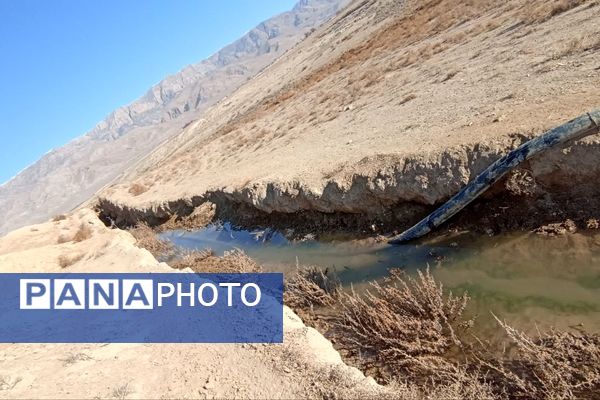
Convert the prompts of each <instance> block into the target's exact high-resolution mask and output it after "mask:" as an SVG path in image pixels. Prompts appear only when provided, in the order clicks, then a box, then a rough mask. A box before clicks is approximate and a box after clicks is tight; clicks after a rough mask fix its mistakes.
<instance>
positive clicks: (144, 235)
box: [129, 223, 174, 257]
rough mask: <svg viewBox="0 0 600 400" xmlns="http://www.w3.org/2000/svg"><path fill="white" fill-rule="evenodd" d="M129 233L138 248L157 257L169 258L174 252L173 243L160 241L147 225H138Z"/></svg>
mask: <svg viewBox="0 0 600 400" xmlns="http://www.w3.org/2000/svg"><path fill="white" fill-rule="evenodd" d="M129 233H131V234H132V235H133V237H134V238H135V240H136V245H137V246H138V247H141V248H144V249H146V250H148V251H149V252H150V253H152V255H153V256H155V257H164V256H168V255H170V254H172V253H173V251H174V249H173V244H172V243H171V242H169V241H166V240H161V239H159V238H158V236H157V234H156V232H154V231H153V230H152V228H150V227H149V226H148V225H147V224H145V223H140V224H138V225H136V226H135V228H132V229H130V230H129Z"/></svg>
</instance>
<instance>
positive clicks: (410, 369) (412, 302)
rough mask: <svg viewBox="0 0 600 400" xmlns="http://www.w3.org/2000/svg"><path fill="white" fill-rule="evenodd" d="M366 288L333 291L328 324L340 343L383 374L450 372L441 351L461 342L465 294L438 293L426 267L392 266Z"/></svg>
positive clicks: (453, 348) (412, 375) (418, 375)
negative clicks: (334, 308) (335, 309)
mask: <svg viewBox="0 0 600 400" xmlns="http://www.w3.org/2000/svg"><path fill="white" fill-rule="evenodd" d="M371 288H372V292H371V291H367V292H366V293H365V294H364V295H359V294H357V293H356V292H354V290H352V292H351V293H349V294H348V293H342V294H341V295H340V296H339V306H340V312H339V314H338V315H336V316H335V317H334V319H333V325H332V326H333V331H334V335H335V338H336V341H337V343H338V344H339V345H340V347H341V348H343V349H344V350H346V351H347V352H349V354H350V355H352V356H354V357H356V358H357V359H359V360H360V362H361V363H362V364H363V366H364V367H366V368H377V369H378V370H380V372H381V373H382V375H383V377H384V378H387V379H394V378H395V377H398V376H404V377H410V378H413V379H414V380H415V381H416V380H417V379H422V378H423V377H426V378H429V377H432V376H434V375H439V374H440V373H441V372H443V371H445V372H447V373H452V372H454V371H455V367H454V366H453V365H452V363H451V362H449V361H448V360H447V358H446V356H447V355H448V354H449V353H450V352H452V351H456V349H457V348H460V347H461V346H462V344H461V341H460V340H459V339H458V337H457V335H456V330H457V329H459V328H460V327H461V326H459V325H460V324H459V319H460V317H461V316H462V314H463V311H464V309H465V307H466V305H467V301H468V297H467V296H466V295H463V296H460V297H456V296H453V295H452V294H451V293H450V294H448V295H444V292H443V288H442V285H441V284H437V283H436V282H435V280H434V279H433V276H432V275H431V274H430V273H429V270H427V271H426V272H425V273H421V272H419V275H418V278H416V279H413V278H411V277H405V276H404V274H403V273H402V272H401V271H399V270H392V271H391V272H390V277H389V278H388V279H387V280H386V281H385V282H384V283H383V284H379V283H371Z"/></svg>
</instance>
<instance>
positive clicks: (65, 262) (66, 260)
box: [58, 254, 83, 268]
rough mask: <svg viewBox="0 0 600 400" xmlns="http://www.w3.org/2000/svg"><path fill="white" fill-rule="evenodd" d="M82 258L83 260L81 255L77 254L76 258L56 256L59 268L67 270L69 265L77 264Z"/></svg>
mask: <svg viewBox="0 0 600 400" xmlns="http://www.w3.org/2000/svg"><path fill="white" fill-rule="evenodd" d="M82 258H83V254H79V255H76V256H66V255H60V256H58V265H59V266H60V267H61V268H67V267H70V266H71V265H73V264H75V263H77V262H78V261H80V260H81V259H82Z"/></svg>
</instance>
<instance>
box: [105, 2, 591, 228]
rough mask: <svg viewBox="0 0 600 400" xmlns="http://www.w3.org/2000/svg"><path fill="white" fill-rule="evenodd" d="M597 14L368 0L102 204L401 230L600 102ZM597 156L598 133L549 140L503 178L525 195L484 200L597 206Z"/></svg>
mask: <svg viewBox="0 0 600 400" xmlns="http://www.w3.org/2000/svg"><path fill="white" fill-rule="evenodd" d="M599 12H600V3H599V2H598V1H585V0H577V1H550V2H548V1H542V0H536V1H533V2H531V1H524V0H510V1H506V2H497V1H493V0H478V1H472V2H462V1H459V0H435V1H426V0H410V1H405V2H400V1H397V0H364V1H354V2H353V3H352V4H351V5H349V6H348V7H347V8H346V9H345V10H344V12H342V13H340V14H338V15H337V16H336V17H335V18H334V19H332V20H331V21H330V22H328V23H327V24H325V25H323V26H322V27H321V28H319V29H318V30H317V31H316V32H314V33H313V34H312V35H310V36H309V37H308V38H307V39H306V40H304V41H303V42H302V43H300V44H299V45H298V46H296V47H295V48H294V49H293V51H290V52H288V53H286V54H285V55H284V56H282V57H281V58H279V59H278V60H277V61H276V62H274V63H273V64H272V65H270V66H269V67H268V68H266V69H265V70H264V71H263V72H261V73H260V74H259V75H257V77H256V78H255V79H253V80H252V81H250V82H247V83H246V84H245V85H243V86H242V87H240V88H239V89H238V90H237V91H236V92H235V93H234V94H233V95H231V96H230V97H229V98H228V99H227V101H226V102H221V103H219V104H216V105H215V106H213V107H211V108H210V109H209V110H207V112H206V113H205V114H204V118H203V119H202V120H201V121H197V122H195V123H193V124H191V125H190V126H188V127H187V128H186V129H184V131H183V132H182V133H181V134H179V135H177V136H176V137H174V138H173V139H171V140H170V141H169V142H167V143H165V144H164V145H163V146H161V147H160V148H158V149H157V150H156V151H154V152H153V153H152V154H151V155H149V156H148V157H147V158H146V159H145V160H143V161H142V162H141V163H139V164H137V165H136V166H135V167H134V168H132V169H131V170H129V171H128V172H127V174H126V175H125V176H124V177H123V179H122V180H121V182H119V183H118V184H116V185H113V186H112V187H110V188H107V189H106V190H104V191H103V192H102V193H101V197H102V198H103V199H104V202H103V203H102V204H103V207H104V208H105V210H106V212H107V216H110V217H111V218H113V219H115V220H120V222H123V223H124V224H128V223H135V221H136V218H142V219H146V220H149V221H151V222H152V223H160V222H161V221H164V220H166V219H169V218H170V217H171V215H172V214H184V215H185V214H186V213H189V212H191V210H193V208H194V207H196V206H198V205H199V204H201V203H202V202H205V201H207V200H210V201H213V202H215V201H216V202H220V203H221V204H220V205H221V206H223V207H224V208H229V209H230V210H233V211H234V212H231V213H230V215H229V216H228V217H232V216H233V217H239V216H240V215H241V214H242V213H243V211H242V210H246V211H249V212H250V213H252V212H254V214H257V215H258V216H259V217H260V218H262V220H263V221H264V220H267V219H270V220H269V222H268V223H273V220H277V218H287V219H286V221H287V224H288V226H289V225H295V224H296V223H297V222H299V221H300V220H302V221H306V220H307V216H308V214H306V213H307V212H308V213H312V214H311V215H313V216H315V214H318V215H316V218H317V219H316V220H315V221H316V222H315V225H322V224H323V221H324V220H325V219H327V218H329V216H330V215H332V214H335V213H338V215H339V214H340V213H341V214H344V215H345V216H343V218H346V217H348V216H350V217H351V218H354V217H352V216H358V217H365V216H366V217H367V218H370V219H371V221H368V226H373V225H371V224H373V223H377V222H387V223H388V226H391V227H392V228H393V229H401V228H403V227H406V226H407V224H410V223H412V222H414V221H415V220H416V218H418V217H420V215H423V212H425V211H428V210H430V209H431V207H432V206H433V205H435V204H436V203H439V202H441V201H443V200H445V199H447V198H448V197H449V196H451V195H452V194H454V193H455V192H456V191H458V190H459V189H460V188H461V187H462V186H463V185H465V183H466V182H468V181H469V180H470V179H473V177H474V176H476V174H478V173H479V172H480V171H481V170H482V169H483V168H485V167H486V166H488V165H489V164H491V163H492V162H493V161H494V160H496V159H497V158H499V157H500V156H501V155H502V154H505V153H506V152H507V151H508V149H511V148H514V147H516V146H517V145H518V144H520V143H522V142H523V141H524V140H526V139H527V138H530V137H532V136H534V135H538V134H540V133H542V132H543V131H544V130H545V129H548V128H552V127H554V126H557V125H560V124H561V123H564V122H566V121H567V120H569V119H571V118H574V117H576V116H579V115H581V114H583V113H585V112H586V111H590V110H592V109H594V108H598V107H599V106H600V93H599V92H598V90H597V83H598V79H599V77H600V51H599V50H600V39H599V38H600V25H598V24H597V16H598V13H599ZM599 157H600V139H599V138H598V137H597V136H596V137H590V138H588V139H586V140H583V141H580V142H578V143H577V144H576V145H573V146H571V147H570V148H569V149H559V150H556V151H553V152H550V153H548V154H544V155H543V157H538V158H536V159H534V160H532V161H531V162H530V163H529V164H527V165H525V166H524V168H523V169H521V170H520V171H517V173H516V175H514V176H512V177H511V179H512V180H511V181H510V182H508V183H507V188H509V189H511V190H509V191H508V194H507V191H506V190H503V188H499V189H501V190H500V191H503V193H504V194H506V195H511V196H513V195H514V196H516V197H514V198H513V199H512V200H510V201H505V203H506V204H504V203H503V204H497V205H498V206H500V207H499V208H498V209H497V210H496V209H494V211H492V210H487V211H485V210H484V211H485V212H486V214H490V215H508V214H511V215H516V211H515V208H516V207H517V206H518V205H523V218H524V220H523V221H521V222H526V221H525V219H527V218H529V219H530V220H531V222H533V223H540V222H541V221H542V220H545V219H548V218H563V217H573V218H584V217H585V215H583V214H586V215H588V216H590V217H591V216H592V214H594V213H595V212H597V211H599V210H600V204H599V201H598V200H596V199H598V198H600V197H599V196H598V194H599V192H598V186H597V185H596V184H595V183H594V182H597V179H598V176H600V165H599V164H598V162H597V160H598V159H599ZM132 188H137V189H139V190H134V191H132ZM507 204H509V205H510V208H511V210H512V212H511V213H505V212H504V211H502V210H506V209H507V208H508V207H507ZM223 207H222V208H223ZM244 207H245V208H244ZM562 211H565V212H564V213H563V212H562ZM299 213H304V214H299ZM513 213H514V214H513ZM570 213H574V214H576V215H563V214H570ZM294 215H296V216H298V215H300V218H296V220H295V221H293V216H294ZM290 221H291V222H290ZM345 221H347V218H346V219H343V221H342V220H340V219H338V220H336V221H334V223H333V224H332V226H335V227H336V228H337V229H339V228H340V227H342V222H345ZM515 225H519V224H518V223H517V224H515ZM525 225H526V224H525Z"/></svg>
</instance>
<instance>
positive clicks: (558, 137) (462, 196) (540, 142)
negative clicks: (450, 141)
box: [388, 110, 600, 244]
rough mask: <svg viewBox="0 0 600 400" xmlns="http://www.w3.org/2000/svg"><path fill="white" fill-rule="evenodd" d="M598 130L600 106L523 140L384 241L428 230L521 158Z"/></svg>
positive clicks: (397, 240) (411, 237)
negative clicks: (404, 228)
mask: <svg viewBox="0 0 600 400" xmlns="http://www.w3.org/2000/svg"><path fill="white" fill-rule="evenodd" d="M598 132H600V110H595V111H592V112H589V113H587V114H584V115H582V116H580V117H578V118H575V119H573V120H571V121H569V122H567V123H565V124H563V125H561V126H559V127H556V128H554V129H552V130H549V131H548V132H545V133H543V134H542V135H540V136H538V137H536V138H534V139H531V140H530V141H528V142H525V143H523V144H522V145H521V146H519V147H518V148H516V149H515V150H512V151H511V152H510V153H508V154H507V155H505V156H503V157H501V158H500V159H498V160H496V161H495V162H494V163H493V164H492V165H490V166H489V167H487V169H485V171H483V172H482V173H481V174H479V175H478V176H477V178H475V179H474V180H473V181H471V182H469V183H468V184H467V186H465V187H464V188H463V189H462V190H461V191H460V192H458V193H457V194H455V195H454V196H453V197H452V198H451V199H450V200H448V201H447V202H446V203H445V204H444V205H443V206H441V207H440V208H438V209H437V210H435V211H434V212H433V213H431V214H429V215H428V216H427V217H425V218H424V219H423V220H421V221H420V222H419V223H417V224H416V225H415V226H413V227H412V228H410V229H408V230H406V231H404V232H403V233H401V234H400V235H398V236H396V237H394V238H392V239H391V240H389V241H388V243H389V244H400V243H403V242H407V241H410V240H414V239H418V238H420V237H421V236H424V235H426V234H428V233H429V232H431V231H432V230H434V229H435V228H437V227H438V226H440V225H441V224H443V223H444V222H446V221H447V220H448V219H450V218H452V217H453V216H454V215H455V214H456V213H458V212H459V211H460V210H462V209H463V208H465V207H466V206H467V205H469V203H471V202H472V201H473V200H475V199H476V198H477V197H479V195H481V194H482V193H483V192H485V191H486V190H487V189H489V187H490V186H492V185H493V184H494V183H496V182H497V181H498V180H499V179H500V178H502V177H503V176H504V175H506V173H507V172H509V171H510V170H511V169H513V168H514V167H516V166H517V165H519V164H520V163H522V162H523V161H525V160H528V159H530V158H531V157H533V156H535V155H537V154H539V153H542V152H544V151H546V150H548V149H550V148H552V147H554V146H556V145H559V144H562V143H566V142H568V141H571V140H576V139H581V138H583V137H585V136H589V135H592V134H595V133H598Z"/></svg>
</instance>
